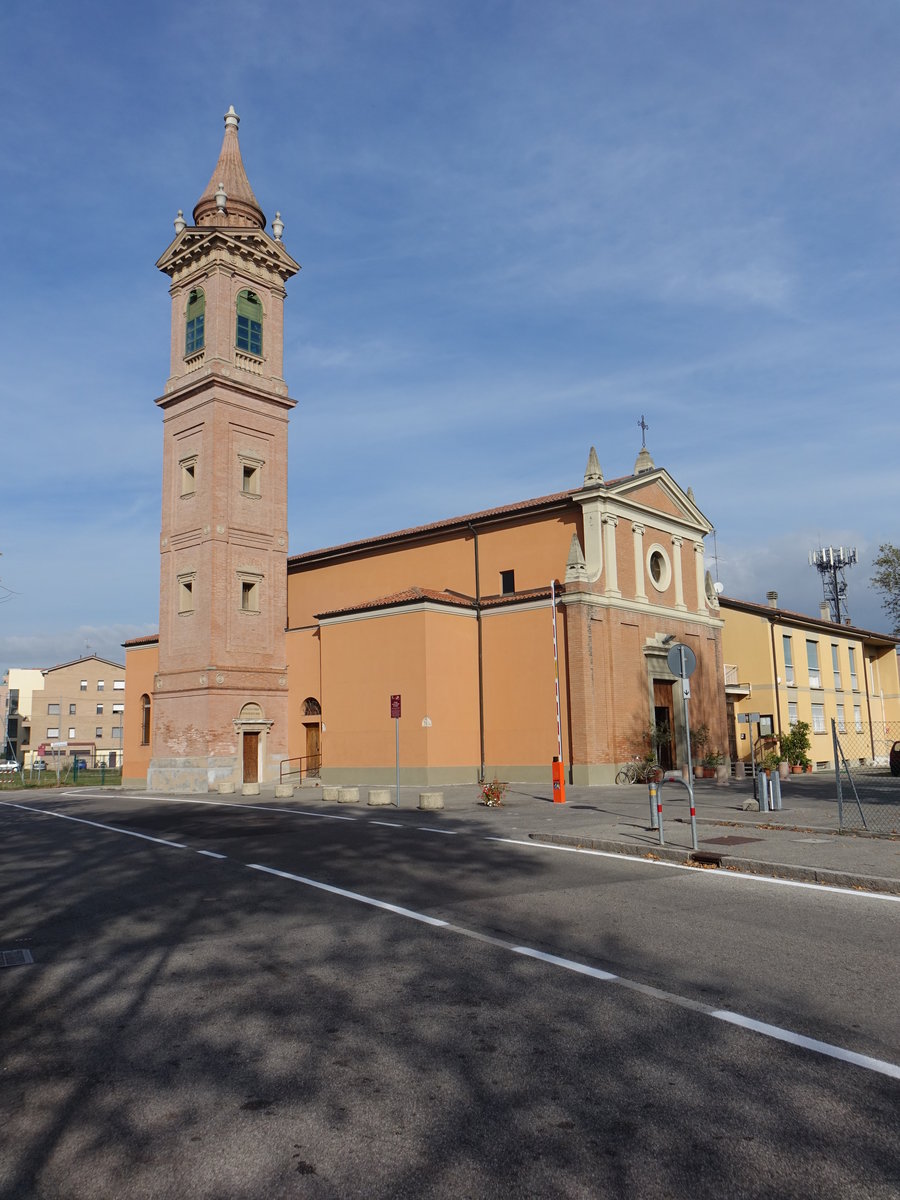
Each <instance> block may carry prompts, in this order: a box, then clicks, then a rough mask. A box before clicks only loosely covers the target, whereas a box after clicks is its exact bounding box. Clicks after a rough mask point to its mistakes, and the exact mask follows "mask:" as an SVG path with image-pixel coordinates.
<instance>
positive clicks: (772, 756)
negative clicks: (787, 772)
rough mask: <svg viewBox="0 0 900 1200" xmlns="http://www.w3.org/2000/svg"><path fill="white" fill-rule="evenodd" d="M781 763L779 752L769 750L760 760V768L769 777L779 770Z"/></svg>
mask: <svg viewBox="0 0 900 1200" xmlns="http://www.w3.org/2000/svg"><path fill="white" fill-rule="evenodd" d="M780 761H781V756H780V755H779V753H778V751H777V750H767V751H766V753H765V754H764V755H763V756H762V758H761V759H760V763H759V765H760V768H761V769H762V770H763V771H765V773H766V774H767V775H771V774H772V772H773V771H777V770H778V763H779V762H780Z"/></svg>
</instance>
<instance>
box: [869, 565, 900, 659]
mask: <svg viewBox="0 0 900 1200" xmlns="http://www.w3.org/2000/svg"><path fill="white" fill-rule="evenodd" d="M872 566H873V567H874V568H875V574H874V575H873V576H872V578H871V580H870V581H869V582H870V583H871V584H872V587H873V588H875V590H876V591H877V592H881V607H882V608H883V609H884V611H885V612H886V613H887V614H888V616H889V617H890V618H891V620H892V621H893V622H894V629H893V632H894V633H895V634H896V635H897V636H900V547H897V546H892V545H891V543H890V542H885V544H884V545H883V546H879V547H878V554H877V556H876V558H875V559H874V560H873V562H872Z"/></svg>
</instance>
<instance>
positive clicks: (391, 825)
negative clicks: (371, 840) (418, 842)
mask: <svg viewBox="0 0 900 1200" xmlns="http://www.w3.org/2000/svg"><path fill="white" fill-rule="evenodd" d="M369 824H370V825H385V826H387V828H388V829H405V828H406V826H405V825H404V824H403V822H402V821H372V820H370V821H369Z"/></svg>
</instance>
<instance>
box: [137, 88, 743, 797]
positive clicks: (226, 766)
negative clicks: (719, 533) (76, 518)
mask: <svg viewBox="0 0 900 1200" xmlns="http://www.w3.org/2000/svg"><path fill="white" fill-rule="evenodd" d="M225 122H226V129H225V137H224V142H223V145H222V150H221V153H220V156H219V160H218V162H217V164H216V168H215V170H214V171H213V175H212V177H211V179H210V182H209V185H208V186H207V188H206V189H205V191H204V193H203V195H202V196H201V198H200V200H199V201H198V203H197V205H196V206H195V208H194V211H193V221H194V223H193V225H191V226H188V225H187V223H186V222H185V221H184V219H183V218H182V217H181V215H180V214H179V219H178V220H177V221H176V237H175V240H174V241H173V242H172V244H171V245H170V246H169V248H168V249H167V250H166V252H165V253H164V254H163V256H162V257H161V258H160V260H159V262H158V264H157V265H158V267H159V268H160V270H162V271H164V272H165V273H166V274H167V275H168V276H169V277H170V279H171V281H172V282H171V288H170V294H171V296H172V344H171V368H170V377H169V380H168V382H167V384H166V387H165V391H164V394H163V396H162V397H160V399H159V400H157V404H158V405H159V407H160V409H161V410H162V413H163V429H164V435H163V441H164V449H163V504H162V528H161V540H160V626H159V635H158V637H155V638H143V639H137V640H136V641H135V642H131V643H128V644H127V645H126V651H127V665H128V670H127V675H126V679H127V692H128V694H127V697H126V700H127V702H126V714H127V723H126V731H125V780H126V782H127V783H129V784H131V785H136V784H141V783H144V784H146V786H147V787H148V788H149V789H151V790H169V789H178V790H197V791H206V790H208V789H215V788H216V787H217V786H218V785H219V784H223V783H224V784H228V785H229V786H230V785H231V784H234V785H235V786H238V787H243V788H244V789H245V790H253V789H255V788H257V787H258V786H259V783H260V782H267V781H277V780H278V779H279V778H281V777H282V775H285V774H286V775H287V777H288V778H290V777H296V776H298V775H299V774H300V773H301V772H302V771H303V769H304V762H305V764H306V767H307V768H308V767H309V766H310V765H311V764H312V763H315V764H316V765H317V766H320V767H321V776H322V778H324V779H329V778H330V779H334V780H340V781H346V782H382V781H386V780H389V779H392V778H393V777H394V771H395V752H396V746H397V735H398V732H399V741H400V763H401V780H402V781H403V782H406V783H418V782H421V783H440V782H446V783H451V782H468V781H472V782H475V781H476V780H477V779H479V778H483V777H486V776H487V777H491V776H493V775H497V776H498V777H500V778H505V779H514V780H535V781H537V780H549V778H550V771H551V763H552V760H553V759H554V758H555V757H559V758H561V759H562V761H563V762H564V763H565V765H566V776H567V778H568V779H569V780H570V781H571V782H573V783H581V784H591V783H607V782H612V781H613V779H614V777H615V774H616V771H617V770H618V769H619V767H620V766H621V765H622V764H623V763H624V762H627V761H628V760H629V759H630V758H632V757H633V756H634V755H636V754H641V753H643V752H644V751H645V749H646V748H647V746H648V744H649V739H650V737H651V732H652V736H653V740H654V741H655V742H656V745H657V748H658V752H659V757H660V759H661V761H663V763H664V764H665V765H667V766H672V767H678V766H680V765H682V764H683V763H685V762H686V761H687V757H688V745H687V737H686V729H685V723H684V711H685V708H684V703H683V699H682V689H681V681H680V680H678V679H676V677H675V676H674V675H673V673H672V671H671V669H670V666H669V661H668V654H669V649H670V647H671V646H672V644H673V643H676V642H680V643H682V644H684V645H687V646H689V647H690V649H691V650H692V651H693V654H694V657H695V659H696V669H695V672H694V674H693V676H692V678H691V684H690V690H691V701H690V705H691V708H690V712H691V724H692V725H694V724H695V723H703V724H705V725H707V726H708V728H709V731H710V738H711V742H712V744H714V745H716V746H717V747H720V748H722V749H723V750H724V749H725V748H726V747H727V741H728V736H727V729H726V710H725V692H724V684H723V669H722V620H721V616H720V612H719V603H718V597H717V595H716V592H715V589H714V588H713V587H712V586H711V583H710V580H709V575H708V573H707V571H706V567H705V560H704V538H705V536H706V535H707V534H708V533H709V532H710V531H711V528H712V527H711V525H710V523H709V521H708V520H707V518H706V517H705V516H704V515H703V513H702V512H701V511H700V509H699V508H698V507H697V505H696V503H695V501H694V498H693V496H692V494H691V493H690V490H688V491H684V490H682V489H681V488H680V487H679V485H678V484H677V483H676V481H675V480H674V479H673V478H672V477H671V476H670V475H669V474H668V472H667V471H666V470H665V469H664V468H661V467H657V466H656V465H655V463H654V462H653V459H652V458H651V456H650V454H649V452H648V451H647V449H646V447H643V448H642V449H641V452H640V454H639V455H638V458H637V461H636V462H635V464H634V469H633V470H632V471H631V472H630V473H629V474H626V475H621V476H618V477H615V478H612V479H609V480H607V479H605V477H604V475H603V472H602V469H601V466H600V462H599V460H598V457H597V455H596V452H595V451H594V450H593V449H591V451H590V454H589V456H588V461H587V467H586V469H585V470H584V473H583V477H582V478H581V480H580V482H578V483H576V484H575V486H573V487H571V488H570V489H568V490H565V491H562V492H559V493H556V494H553V495H550V496H543V497H538V498H534V499H530V500H523V501H518V502H515V503H510V504H508V505H505V506H501V507H498V508H495V509H491V510H488V511H482V512H476V513H470V514H467V515H465V516H460V517H454V518H448V519H446V520H442V521H437V522H434V523H432V524H429V525H426V526H420V527H417V528H414V529H408V530H403V531H399V532H396V533H390V534H385V535H383V536H381V537H376V538H368V539H364V540H360V541H357V542H353V543H350V544H348V545H344V546H336V547H330V548H326V549H322V550H318V551H309V552H305V553H301V554H297V555H294V556H292V557H290V558H289V557H288V554H287V529H286V523H287V516H286V512H287V436H286V435H287V420H288V415H289V412H290V409H291V408H292V407H293V403H294V402H293V401H292V400H291V399H290V398H289V396H288V393H287V385H286V384H285V382H284V380H283V378H282V328H283V304H284V298H285V283H286V282H287V280H288V279H289V278H290V277H291V276H292V275H293V274H294V273H295V272H296V271H297V270H298V265H297V263H296V262H295V261H294V260H293V259H292V258H291V257H290V255H288V253H287V251H286V250H285V249H284V246H283V244H282V242H281V233H282V231H283V226H282V225H281V223H280V221H279V220H278V219H277V217H276V221H275V222H274V223H273V225H272V234H271V236H270V235H269V234H268V233H267V232H266V221H265V218H264V216H263V214H262V210H261V209H260V207H259V205H258V203H257V201H256V199H255V197H254V195H253V192H252V189H251V187H250V184H249V181H248V180H247V177H246V173H245V172H244V168H243V164H242V161H241V156H240V150H239V147H238V140H237V128H238V117H237V116H236V114H235V113H234V112H233V110H230V111H229V114H227V115H226V118H225ZM392 697H399V698H400V706H401V716H400V717H399V726H398V725H397V723H396V722H397V720H398V718H397V717H396V716H395V715H394V714H395V712H396V707H395V706H394V705H396V701H395V702H394V705H392Z"/></svg>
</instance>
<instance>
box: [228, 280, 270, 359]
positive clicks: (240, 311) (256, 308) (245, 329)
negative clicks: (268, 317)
mask: <svg viewBox="0 0 900 1200" xmlns="http://www.w3.org/2000/svg"><path fill="white" fill-rule="evenodd" d="M262 318H263V312H262V303H261V301H260V299H259V296H257V294H256V292H251V291H247V290H245V291H243V292H239V293H238V298H237V329H236V331H235V343H234V344H235V345H236V346H237V348H238V350H243V351H244V352H245V353H246V354H252V355H254V356H255V357H256V358H262Z"/></svg>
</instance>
